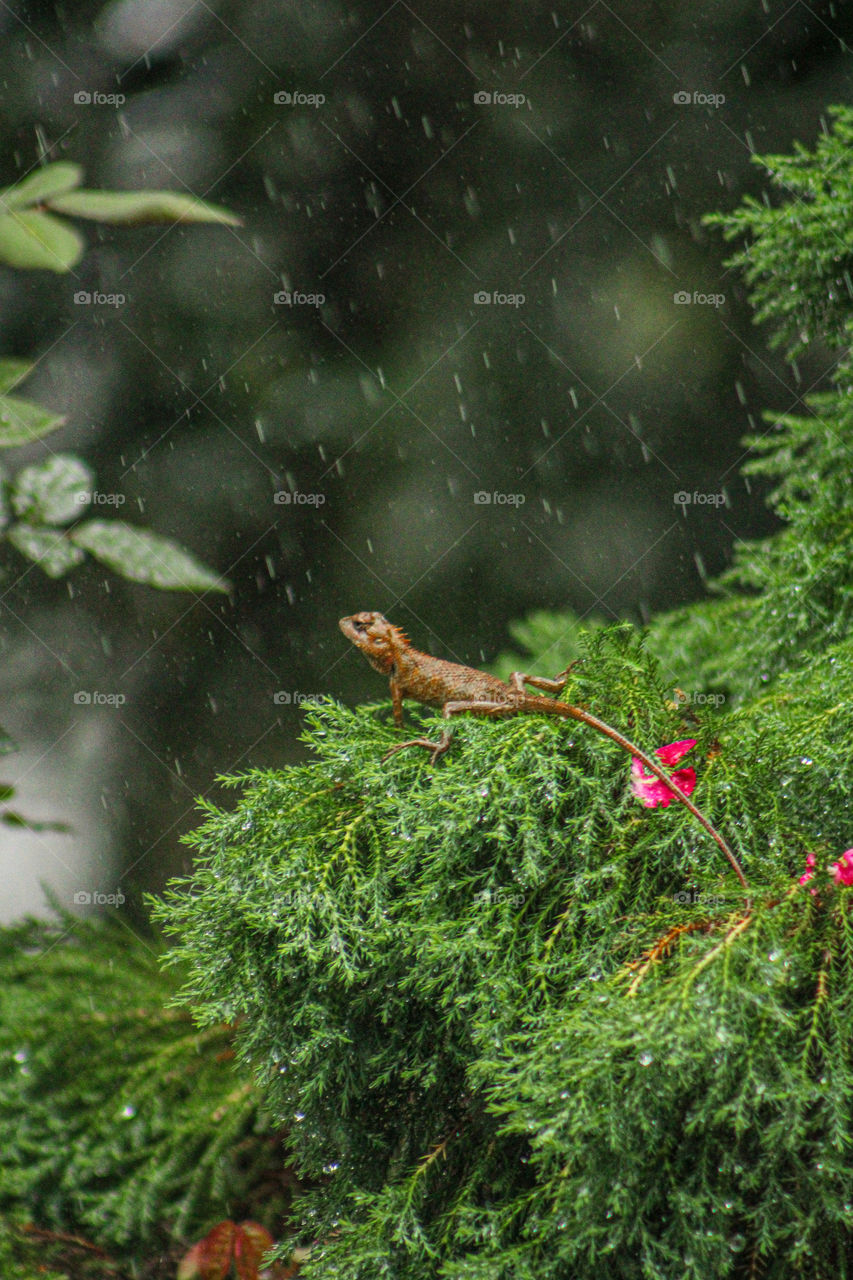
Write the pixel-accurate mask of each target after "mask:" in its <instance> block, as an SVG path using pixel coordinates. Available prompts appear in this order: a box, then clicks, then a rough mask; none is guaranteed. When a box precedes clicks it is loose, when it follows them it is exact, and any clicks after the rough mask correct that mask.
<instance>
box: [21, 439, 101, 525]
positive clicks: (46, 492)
mask: <svg viewBox="0 0 853 1280" xmlns="http://www.w3.org/2000/svg"><path fill="white" fill-rule="evenodd" d="M94 479H95V476H94V472H92V471H91V470H90V469H89V467H87V466H86V464H85V462H82V461H81V460H80V458H75V457H74V455H73V454H70V453H57V454H54V456H53V457H52V458H48V460H47V462H39V463H36V464H35V465H34V466H32V467H24V469H23V470H22V471H21V472H19V474H18V475H17V476H16V478H15V485H14V488H13V490H12V506H13V508H14V511H15V514H16V515H18V516H22V517H23V518H24V520H27V521H29V522H30V523H31V524H66V523H67V522H68V521H69V520H74V519H76V517H77V516H81V515H82V514H83V510H84V508H85V507H86V506H87V505H88V503H89V500H90V498H91V495H92V484H93V483H94Z"/></svg>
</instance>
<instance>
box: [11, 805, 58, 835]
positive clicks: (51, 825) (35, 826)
mask: <svg viewBox="0 0 853 1280" xmlns="http://www.w3.org/2000/svg"><path fill="white" fill-rule="evenodd" d="M0 822H3V823H5V824H6V826H7V827H26V828H27V830H28V831H54V832H56V833H57V834H60V835H70V834H71V832H72V831H73V827H70V826H69V825H68V823H67V822H34V821H33V819H32V818H25V817H24V815H23V814H22V813H18V812H16V810H14V809H4V810H3V812H2V813H0Z"/></svg>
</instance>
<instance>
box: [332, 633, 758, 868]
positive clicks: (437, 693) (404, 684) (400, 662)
mask: <svg viewBox="0 0 853 1280" xmlns="http://www.w3.org/2000/svg"><path fill="white" fill-rule="evenodd" d="M338 625H339V626H340V628H341V631H343V633H344V635H345V636H346V637H347V639H348V640H351V641H352V643H353V644H354V645H355V646H356V648H357V649H360V650H361V652H362V653H363V654H364V656H365V658H367V661H368V662H369V663H370V665H371V666H372V667H373V668H374V670H376V671H379V672H380V673H381V674H382V675H386V676H387V677H388V680H389V683H390V687H391V703H392V707H393V710H394V723H395V724H396V725H398V726H400V725H402V723H403V699H404V698H413V699H414V700H415V701H416V702H421V703H424V704H425V705H426V706H429V707H441V708H442V711H443V714H444V717H445V719H449V718H450V717H451V716H455V715H459V714H460V713H461V712H464V711H470V712H473V713H474V714H475V715H484V716H507V715H510V716H511V715H518V714H533V715H547V716H560V717H564V718H569V719H572V720H580V721H581V722H582V723H583V724H586V725H589V727H590V728H591V729H595V730H596V732H598V733H602V734H604V735H605V736H606V737H608V738H610V739H611V740H612V741H613V742H615V743H617V745H618V746H620V747H621V748H622V750H623V751H627V752H628V753H629V754H630V755H632V756H636V757H637V759H638V760H640V761H642V763H643V764H644V765H645V767H646V768H647V769H648V770H649V772H650V773H653V774H654V775H655V777H657V778H659V779H660V781H661V782H663V783H665V784H666V786H667V787H669V789H670V791H671V792H672V794H673V795H674V796H675V798H676V800H678V801H680V803H681V804H683V805H684V807H685V808H686V809H689V811H690V812H691V813H692V814H693V816H694V818H696V820H697V821H698V822H700V823H701V824H702V826H703V827H704V828H705V830H706V831H707V832H708V834H709V835H710V836H711V837H712V839H713V840H714V841H715V842H716V843H717V844H718V845H719V847H720V848H721V849H722V851H723V853H724V854H725V855H726V857H727V858H728V860H729V863H730V864H731V866H732V868H733V870H734V872H735V874H736V875H737V877H738V879H739V880H740V882H741V884H742V885H743V887H744V888H745V889H746V888H747V883H746V878H745V876H744V874H743V871H742V870H741V867H740V863H739V862H738V860H737V858H736V857H735V855H734V854H733V853H732V851H731V849H730V848H729V846H728V845H727V844H726V842H725V840H724V839H723V837H722V836H721V835H720V834H719V832H718V831H717V830H716V829H715V828H714V827H713V826H712V825H711V823H710V822H709V821H708V819H707V818H706V817H705V815H704V814H703V813H702V812H701V810H700V809H698V808H697V807H696V805H695V804H694V803H693V801H692V800H691V799H690V797H689V796H687V795H685V794H684V792H683V791H682V790H681V788H680V787H679V786H678V783H677V782H675V781H674V780H673V779H672V778H671V777H670V776H669V774H667V773H666V772H665V770H664V769H662V768H661V766H660V764H659V763H658V762H657V761H656V760H655V759H653V757H652V756H649V755H646V753H645V751H642V750H641V749H640V748H639V747H637V746H635V745H634V743H633V742H630V741H629V740H628V738H626V737H624V736H623V735H622V734H621V733H619V731H618V730H617V729H613V728H612V727H611V726H610V725H609V724H605V722H604V721H603V720H599V719H598V718H597V717H596V716H593V715H591V714H590V713H589V712H588V711H584V710H583V709H582V708H581V707H575V706H572V704H571V703H570V702H557V701H555V700H554V699H552V698H540V697H536V696H534V695H533V694H529V693H526V692H525V689H524V686H525V684H529V685H531V686H532V687H533V688H535V689H543V690H545V691H546V692H547V693H560V692H561V690H562V689H563V688H564V687H565V685H566V679H567V671H563V672H561V673H560V675H559V676H557V677H556V678H555V679H553V680H546V679H543V678H542V677H541V676H529V675H525V674H524V673H523V672H521V671H514V672H513V673H512V675H511V677H510V682H509V683H506V682H505V681H503V680H499V679H498V677H497V676H492V675H489V674H488V673H487V672H486V671H479V670H478V669H477V668H476V667H465V666H462V665H461V664H459V663H457V662H446V661H445V660H444V659H443V658H434V657H433V656H432V654H429V653H422V652H421V651H420V650H419V649H415V648H413V647H412V645H411V644H410V643H409V640H408V637H407V636H405V635H404V634H403V632H402V631H401V630H400V629H399V627H395V626H393V625H392V624H391V623H390V622H389V621H388V619H387V618H385V617H383V615H382V614H381V613H370V612H366V613H354V614H352V615H351V616H350V617H348V618H341V620H340V623H339V624H338ZM567 670H568V668H567ZM450 739H451V733H450V730H449V729H445V730H444V733H443V734H442V735H441V738H440V739H439V740H438V742H430V740H429V739H428V738H411V739H410V740H409V741H408V742H400V743H398V744H397V745H396V746H394V747H391V749H390V751H387V752H386V753H385V756H384V757H383V759H387V758H388V756H390V755H393V754H394V752H395V751H403V750H405V749H406V748H407V747H423V748H425V749H426V750H427V751H429V752H431V756H430V759H431V761H435V760H436V759H437V758H438V757H439V756H440V755H442V753H443V752H445V751H446V750H447V748H448V746H449V745H450Z"/></svg>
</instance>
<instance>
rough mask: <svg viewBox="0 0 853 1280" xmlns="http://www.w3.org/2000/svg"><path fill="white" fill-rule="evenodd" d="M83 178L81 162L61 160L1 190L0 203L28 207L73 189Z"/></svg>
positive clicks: (15, 207) (14, 207)
mask: <svg viewBox="0 0 853 1280" xmlns="http://www.w3.org/2000/svg"><path fill="white" fill-rule="evenodd" d="M82 179H83V170H82V169H81V167H80V165H79V164H71V163H70V162H69V161H67V160H59V161H57V163H56V164H48V165H45V166H44V168H43V169H39V170H37V172H35V173H31V174H30V175H29V176H28V177H26V178H22V179H21V181H20V182H18V183H16V184H15V186H13V187H4V189H3V190H2V191H0V205H5V207H6V209H27V208H29V207H30V206H31V205H34V204H42V203H44V201H46V200H50V199H51V198H52V197H53V196H59V195H62V194H63V193H64V192H66V191H71V190H73V188H74V187H78V186H79V185H80V183H81V181H82Z"/></svg>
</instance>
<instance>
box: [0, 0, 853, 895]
mask: <svg viewBox="0 0 853 1280" xmlns="http://www.w3.org/2000/svg"><path fill="white" fill-rule="evenodd" d="M851 34H853V12H851V10H850V9H849V8H848V7H847V6H840V5H835V4H830V3H814V4H811V5H806V4H803V3H795V4H793V5H789V4H787V3H784V2H783V3H778V4H777V3H771V2H770V0H765V2H764V3H757V2H755V0H748V2H747V0H717V2H716V3H711V2H710V0H702V2H699V3H686V0H677V2H675V0H673V2H671V3H665V2H662V3H650V2H643V0H634V2H632V3H631V4H624V3H614V4H607V3H602V2H601V0H597V2H595V3H592V4H589V3H588V0H579V2H578V3H574V2H569V3H564V4H560V5H559V6H554V5H552V4H551V3H548V4H537V3H528V4H525V5H524V6H519V7H518V8H517V9H516V10H512V9H510V10H509V11H501V9H500V8H499V7H498V6H495V5H494V4H485V3H475V2H472V3H467V4H457V3H440V2H436V0H433V3H432V4H430V5H429V6H423V5H418V4H410V3H406V2H404V0H395V2H394V3H391V4H388V5H386V4H384V3H378V4H368V3H361V4H346V5H344V4H340V3H336V0H313V2H312V3H307V2H303V3H273V2H271V0H254V2H242V3H241V2H235V3H206V2H202V0H113V2H112V3H109V4H106V5H105V4H87V3H79V2H78V3H75V4H73V5H70V4H69V5H63V4H22V5H16V4H10V5H4V6H0V85H2V105H3V112H2V123H0V184H11V183H13V182H15V181H17V180H18V179H19V178H20V177H21V176H22V175H23V174H24V173H26V172H28V171H30V170H31V169H32V168H33V167H35V166H38V165H39V164H40V163H45V162H47V161H53V160H58V159H71V160H75V161H77V162H79V163H82V164H83V165H84V166H85V169H86V178H85V181H86V185H87V186H90V187H113V188H146V187H169V188H173V189H176V190H180V191H190V192H192V193H194V194H197V195H199V196H203V197H206V198H207V199H209V200H213V201H215V202H217V203H219V204H224V205H227V206H228V207H230V208H232V209H233V210H235V211H236V212H237V213H238V214H239V215H240V216H241V218H242V219H243V226H242V227H239V228H236V229H231V228H224V227H181V226H177V227H171V228H163V227H159V228H150V227H149V228H139V229H134V230H127V229H117V228H112V227H96V226H92V225H87V226H86V229H85V234H86V236H87V239H88V243H89V249H88V252H87V254H86V256H85V258H84V260H83V262H82V263H81V265H80V266H79V267H78V268H77V269H76V270H75V272H74V273H73V274H72V275H71V276H57V275H54V274H52V273H49V272H16V271H13V270H11V269H7V268H2V269H0V325H2V336H1V337H0V353H2V354H4V355H17V356H32V357H38V358H39V360H40V362H39V366H38V370H37V372H36V375H35V376H34V377H33V378H32V379H31V380H30V382H29V383H28V384H27V394H28V396H29V397H31V398H33V399H38V400H41V401H42V402H43V403H45V404H48V405H50V406H51V407H52V408H55V409H57V410H59V411H62V412H65V413H67V414H68V424H67V426H66V427H64V428H63V429H62V431H60V432H59V433H57V434H56V435H55V436H53V437H51V441H50V447H51V448H52V449H66V450H71V451H74V452H78V453H80V454H81V455H83V456H84V457H85V458H86V459H87V460H88V461H89V462H91V463H92V465H94V466H95V467H96V469H97V474H98V488H99V490H100V491H101V492H102V493H105V494H120V495H122V496H123V497H124V505H123V508H122V509H121V512H120V514H121V518H123V519H128V520H133V519H134V518H138V519H139V520H140V521H141V522H144V523H145V524H146V525H147V526H149V527H151V528H153V529H155V530H157V531H158V532H161V533H163V534H166V535H169V536H171V537H175V538H177V539H179V540H180V541H181V542H183V543H184V544H185V545H186V546H188V547H190V548H191V549H192V550H193V551H194V552H195V553H196V554H197V555H198V556H199V557H200V558H201V559H202V560H203V561H205V562H206V563H207V564H210V565H212V566H214V567H215V568H216V569H217V570H218V571H219V572H221V573H223V574H226V575H227V576H228V577H229V578H230V579H231V581H232V583H233V584H234V587H233V593H232V595H231V596H230V597H228V598H226V597H219V596H215V595H208V596H206V597H202V598H197V597H195V596H192V595H183V594H168V593H158V592H156V591H154V590H152V589H150V588H147V587H141V586H133V585H130V584H127V583H125V582H123V581H121V580H120V579H118V578H116V577H115V576H111V575H109V574H107V573H105V572H104V570H103V569H100V568H98V567H97V566H95V565H89V566H87V567H86V568H84V569H83V570H79V571H77V572H75V573H74V574H73V575H72V576H71V577H70V578H69V579H67V580H62V581H59V582H55V581H50V580H48V579H46V578H45V577H44V576H42V575H41V574H40V572H39V570H38V569H35V568H32V567H31V566H29V565H28V564H25V562H24V561H23V560H21V561H16V562H12V561H11V560H10V561H9V563H8V564H7V565H6V570H5V580H4V582H3V584H2V592H0V601H2V638H0V643H2V655H3V662H2V675H0V680H2V685H3V693H4V695H5V697H4V707H5V710H4V715H3V721H4V723H6V725H7V727H9V728H10V729H11V730H12V732H13V733H14V734H15V736H16V738H17V740H18V742H19V743H20V745H21V752H20V754H19V755H18V756H13V757H10V758H9V759H8V760H7V761H6V762H5V763H6V771H5V773H6V776H7V778H8V780H9V781H12V782H16V783H18V785H19V787H20V791H21V795H22V804H21V807H22V808H23V809H24V810H25V811H27V812H29V813H31V814H33V815H34V816H50V817H59V818H68V819H70V820H71V821H72V823H73V825H74V828H75V831H74V834H73V835H72V836H70V837H58V836H57V837H50V838H48V837H46V836H44V835H41V836H38V835H35V834H26V833H25V834H22V835H21V836H20V837H15V839H14V840H13V838H12V836H10V835H4V836H3V841H4V846H5V852H4V856H3V860H2V865H0V870H2V872H3V875H4V880H5V883H6V911H7V913H8V914H13V913H14V910H17V909H18V908H19V907H20V905H21V903H22V902H23V901H27V902H29V901H31V900H32V893H33V892H34V890H33V889H32V885H31V883H30V882H31V881H33V877H34V875H35V869H36V868H37V869H38V872H39V874H41V875H42V876H43V877H44V878H45V879H47V880H49V881H51V882H53V883H54V884H57V885H59V886H60V893H61V896H63V895H64V898H65V899H66V900H67V901H68V902H69V904H70V903H71V902H72V901H73V898H74V894H75V893H79V892H80V890H81V889H84V890H89V891H91V890H102V891H104V892H115V888H116V886H117V885H121V887H122V889H123V892H124V894H125V896H126V897H127V898H129V899H130V901H129V909H133V907H134V903H137V904H138V890H139V888H140V887H141V886H149V887H151V886H153V887H156V886H159V885H160V884H161V883H162V881H163V879H164V878H165V876H166V875H167V874H169V873H170V872H172V871H174V870H175V869H176V868H177V867H178V866H180V865H182V864H185V863H186V861H187V855H186V851H184V850H182V848H181V846H180V845H179V843H178V837H179V835H180V833H181V831H183V830H186V829H187V827H189V826H191V825H193V823H194V821H195V815H194V811H193V797H194V796H195V795H197V794H199V793H201V792H205V793H208V794H211V795H213V796H214V797H216V796H217V795H218V794H219V793H218V791H217V788H216V786H215V785H214V781H213V780H214V777H215V775H216V774H217V773H220V772H227V771H229V770H232V769H242V768H245V767H247V766H250V765H274V764H281V763H284V762H286V761H288V760H293V759H297V758H299V755H300V752H301V750H302V748H301V747H300V744H299V742H298V733H299V726H300V720H301V718H302V716H303V714H304V711H303V710H302V709H301V701H302V699H303V698H304V697H305V696H311V695H315V694H332V695H334V696H336V697H339V698H343V699H346V700H348V701H354V700H357V699H361V698H365V697H369V698H379V697H382V696H384V692H385V691H384V688H383V684H382V681H381V680H380V678H379V677H378V676H376V675H375V673H373V672H371V671H370V669H369V668H368V667H367V665H366V664H365V663H364V662H363V660H362V659H361V658H360V657H359V655H357V654H356V653H355V652H354V651H350V649H349V646H348V645H347V642H346V641H345V640H344V639H343V637H342V636H341V635H340V633H339V632H338V629H337V626H336V621H337V619H338V617H339V616H340V615H341V614H344V613H350V612H353V611H356V610H358V609H381V610H382V611H383V612H385V613H387V614H388V615H389V616H390V617H391V618H392V620H394V621H396V622H398V623H399V624H401V625H403V626H404V627H405V628H406V629H407V630H408V632H409V633H410V635H411V636H412V639H413V640H414V642H415V643H416V644H418V645H420V646H421V647H428V648H430V649H432V650H433V651H434V652H437V653H439V654H441V655H443V656H447V657H453V658H456V659H457V660H462V661H467V662H471V663H475V664H479V663H481V662H483V661H488V660H490V659H491V658H493V657H494V655H495V653H496V652H497V651H498V650H499V649H500V648H501V647H502V646H505V644H506V639H507V634H506V626H507V623H508V622H509V621H511V620H512V619H515V618H518V617H519V616H521V615H523V614H525V613H527V612H528V611H530V610H532V609H536V608H551V609H560V608H571V609H573V610H575V611H576V612H577V613H578V614H580V615H582V616H585V615H589V614H591V613H593V614H596V615H597V616H599V617H602V618H605V619H612V618H615V617H625V616H627V617H630V618H633V619H635V620H636V621H640V622H641V621H642V620H644V619H645V618H648V617H649V616H650V614H652V613H653V612H656V611H660V610H662V609H665V608H668V607H670V606H673V605H675V604H677V603H680V602H682V601H685V600H689V599H694V598H697V597H698V596H700V595H701V594H702V592H703V590H704V579H705V578H706V577H707V576H709V575H713V574H715V573H717V572H719V571H720V570H721V569H722V568H723V567H724V566H725V565H726V563H727V562H728V560H729V558H730V555H731V549H732V546H733V545H734V543H735V542H736V540H737V539H738V538H743V537H752V536H755V535H757V534H760V533H762V532H766V531H767V530H768V528H769V523H768V517H767V516H766V514H765V512H764V510H763V502H762V493H761V492H760V491H759V490H758V489H757V488H756V487H755V486H754V485H753V486H750V485H748V484H746V483H745V482H744V481H743V479H742V478H741V477H740V475H739V465H740V464H741V462H742V461H743V458H744V450H743V447H742V446H741V444H740V443H739V441H740V440H741V438H742V436H743V435H744V434H745V433H746V432H747V431H749V430H752V429H758V428H759V426H760V414H761V412H762V410H763V409H765V408H771V409H775V410H778V411H779V412H783V411H786V410H788V409H791V408H793V407H795V406H796V405H797V404H798V402H799V400H800V398H801V397H802V396H803V395H804V394H805V392H806V391H807V390H809V389H810V388H812V387H813V386H815V385H818V384H819V382H820V380H821V377H822V375H823V374H824V373H825V372H826V371H827V369H828V367H829V365H830V357H829V355H828V354H825V355H824V358H822V357H821V354H820V353H819V352H818V353H817V354H813V355H811V356H810V358H809V361H808V362H807V363H806V362H803V364H802V365H801V366H800V367H799V368H795V370H794V377H793V378H792V374H791V371H790V370H789V369H788V368H787V367H786V366H785V365H784V364H783V363H782V361H781V359H780V358H779V357H778V356H777V355H774V354H773V353H772V352H770V351H769V350H768V348H767V341H766V339H767V335H766V334H764V333H762V332H761V331H760V330H756V328H755V327H754V326H753V324H752V323H751V317H750V314H749V311H748V309H747V307H746V305H745V301H744V292H743V287H742V284H741V281H740V280H739V279H738V277H737V276H736V275H735V274H734V273H733V272H728V271H727V270H726V269H725V267H724V266H723V260H724V258H725V257H726V249H725V247H724V246H723V244H722V242H721V238H720V237H719V236H718V235H716V234H712V233H711V232H709V231H708V230H706V229H705V228H703V226H702V224H701V219H702V215H703V214H704V213H706V212H709V211H711V210H713V209H730V208H732V207H733V206H734V205H735V204H736V203H737V202H738V201H739V200H740V199H741V198H742V196H743V194H744V193H745V192H747V191H752V192H755V193H756V194H760V193H761V192H762V191H763V189H764V184H763V179H762V173H761V171H760V169H758V168H757V167H756V166H754V165H751V164H750V154H751V153H752V152H754V151H757V152H760V153H767V152H773V151H788V150H790V149H791V146H792V143H793V140H794V139H797V138H799V139H802V140H803V141H805V142H808V143H812V142H813V140H814V138H815V136H816V134H817V133H818V131H819V130H821V129H822V128H823V127H824V112H825V108H826V105H827V104H828V103H831V102H839V101H849V98H850V88H851V61H850V57H849V54H848V52H847V50H846V46H845V40H846V39H849V38H850V37H851ZM94 291H100V292H101V293H104V294H118V295H121V296H123V299H124V301H123V302H122V303H121V304H119V305H110V304H105V305H93V304H88V305H87V304H84V303H81V302H79V301H75V295H76V294H79V293H81V292H89V293H91V292H94ZM44 450H45V445H44V444H41V445H34V446H32V447H31V448H29V449H21V450H18V451H16V453H15V454H13V455H9V458H10V461H11V463H12V464H13V466H14V468H17V467H19V466H21V465H24V464H25V463H28V462H31V461H33V460H34V459H37V458H40V457H42V456H44ZM484 495H485V497H486V498H488V499H489V500H488V501H485V500H482V499H483V497H484ZM107 510H108V512H109V511H111V508H109V507H108V508H107ZM561 665H564V663H562V662H560V661H559V660H555V663H554V668H555V670H556V669H557V668H559V667H560V666H561ZM544 674H551V673H544ZM81 690H89V691H92V690H95V691H101V692H106V693H121V694H122V695H123V696H124V697H125V699H126V701H125V703H124V705H123V706H121V707H115V706H103V705H102V706H95V705H89V706H81V705H80V704H79V701H78V702H75V700H74V694H75V693H79V692H80V691H81ZM81 866H84V867H85V871H81ZM16 885H17V886H18V887H17V888H16V887H15V886H16ZM21 886H25V889H24V888H21Z"/></svg>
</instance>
